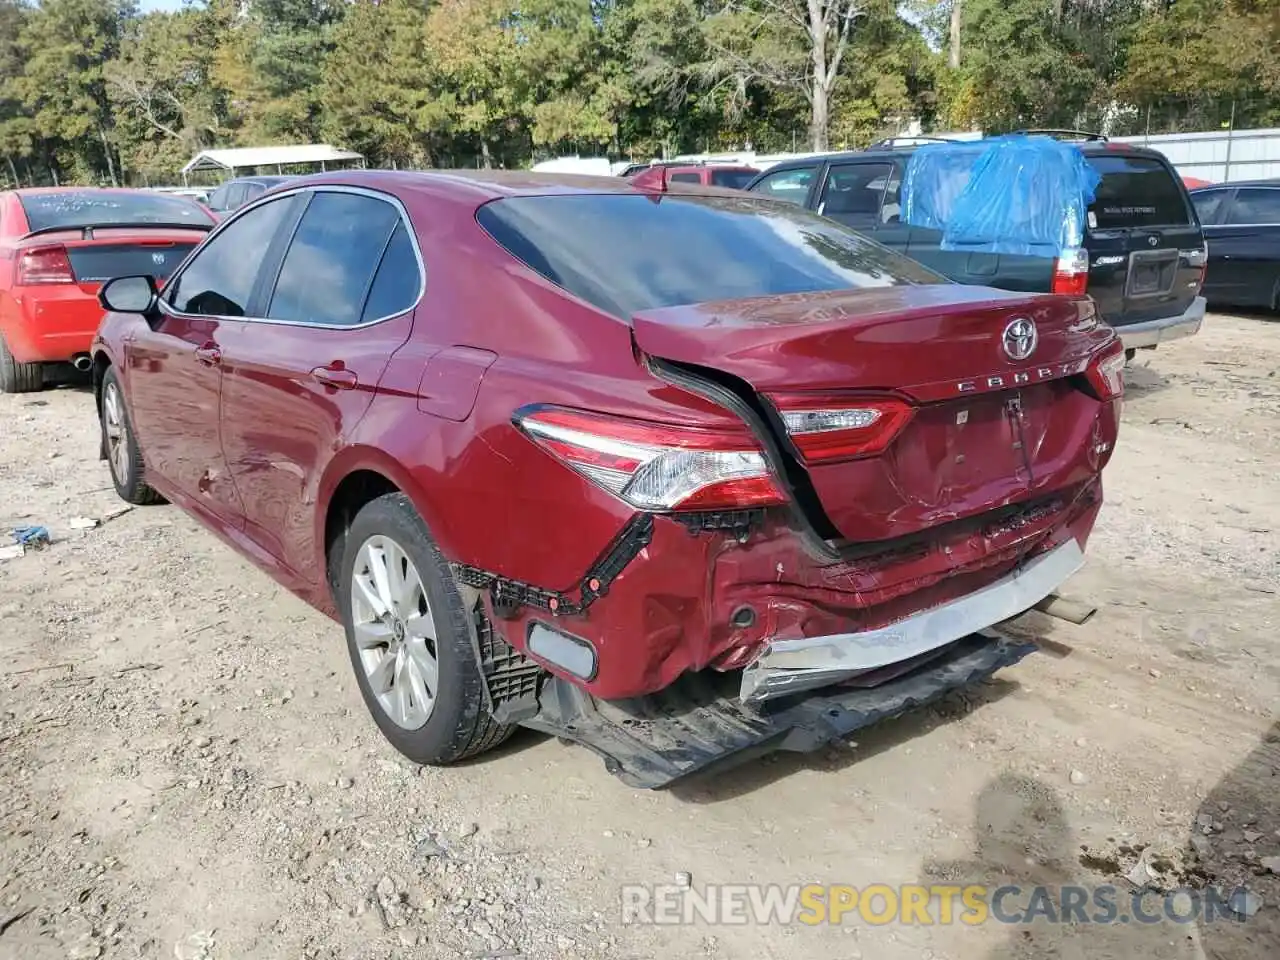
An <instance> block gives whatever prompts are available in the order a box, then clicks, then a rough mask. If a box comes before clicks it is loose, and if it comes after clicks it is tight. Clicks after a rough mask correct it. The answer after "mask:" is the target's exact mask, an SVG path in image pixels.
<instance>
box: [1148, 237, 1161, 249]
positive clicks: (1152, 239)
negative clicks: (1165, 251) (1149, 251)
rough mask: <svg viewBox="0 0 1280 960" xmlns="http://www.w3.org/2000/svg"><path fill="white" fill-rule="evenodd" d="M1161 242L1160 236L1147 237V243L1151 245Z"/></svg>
mask: <svg viewBox="0 0 1280 960" xmlns="http://www.w3.org/2000/svg"><path fill="white" fill-rule="evenodd" d="M1159 242H1160V238H1159V237H1147V243H1149V244H1151V246H1153V247H1154V246H1155V245H1156V244H1157V243H1159Z"/></svg>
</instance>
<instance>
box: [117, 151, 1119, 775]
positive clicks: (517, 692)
mask: <svg viewBox="0 0 1280 960" xmlns="http://www.w3.org/2000/svg"><path fill="white" fill-rule="evenodd" d="M100 297H101V300H102V303H103V306H104V307H105V308H106V309H107V310H109V311H110V312H109V313H108V314H107V316H106V317H105V319H104V320H103V324H102V327H101V330H100V332H99V334H98V337H97V340H96V341H95V343H94V347H93V365H94V371H95V384H96V394H97V402H98V410H99V413H100V417H101V425H102V452H103V456H104V457H105V458H106V459H107V460H108V461H109V464H110V469H111V473H112V476H113V478H114V480H115V484H116V487H117V489H118V491H119V493H120V495H121V496H122V497H124V498H125V499H126V500H129V501H130V502H133V503H147V502H154V501H157V500H160V499H162V498H163V499H165V500H169V501H171V502H172V503H174V504H176V505H177V506H178V507H179V508H181V509H183V510H185V511H188V512H189V513H191V514H193V515H194V516H195V517H197V518H198V519H200V520H201V521H202V522H203V523H204V524H205V525H207V526H208V527H209V528H210V529H211V530H213V531H214V532H215V533H217V534H218V535H220V536H221V537H222V538H224V539H225V540H226V541H227V542H228V543H230V544H231V545H232V546H233V547H234V548H235V549H237V550H238V551H240V552H241V553H243V554H244V555H245V557H247V558H248V559H250V560H251V561H253V562H254V563H256V564H257V565H259V566H260V567H262V568H263V569H265V570H266V571H268V572H269V573H270V574H271V575H272V576H274V577H275V578H276V579H277V580H279V581H280V582H281V583H282V584H284V585H286V586H287V587H288V588H289V589H291V590H293V591H295V592H296V593H297V594H298V595H300V596H301V597H303V598H304V599H306V600H307V601H309V602H310V603H312V604H313V605H315V606H316V607H318V608H320V609H321V610H323V611H325V612H327V613H328V614H330V615H331V616H333V617H334V618H335V619H338V620H340V621H341V622H342V623H343V625H344V627H345V630H346V638H347V644H348V648H349V652H350V657H351V662H352V664H353V667H354V672H355V676H356V679H357V682H358V683H359V686H360V690H361V693H362V694H363V696H364V699H365V701H366V703H367V704H368V706H369V709H370V711H371V712H372V715H373V717H374V719H375V720H376V722H377V724H378V726H379V727H380V728H381V729H382V731H383V733H384V734H385V735H386V737H387V738H388V739H389V740H390V741H391V743H392V744H394V745H395V747H396V748H398V749H399V750H400V751H401V752H403V753H404V754H405V755H406V756H408V757H410V758H413V759H414V760H416V761H419V762H423V763H448V762H450V761H455V760H459V759H461V758H464V757H469V756H472V755H474V754H477V753H479V752H481V751H483V750H486V749H488V748H490V747H493V746H494V745H496V744H498V743H499V742H501V741H502V740H503V739H504V738H505V737H506V736H507V734H508V733H509V732H510V731H511V730H512V729H513V728H514V727H516V726H519V725H525V726H529V727H532V728H535V729H538V730H543V731H548V732H552V733H555V734H557V735H559V736H562V737H565V738H568V739H572V740H576V741H579V742H581V743H583V744H585V745H587V746H588V747H590V748H592V749H593V750H595V751H596V752H598V753H599V754H601V755H602V756H603V757H604V758H605V760H606V765H607V767H608V768H609V769H610V770H611V771H613V772H614V773H616V774H618V775H619V776H621V777H622V778H623V779H624V780H626V781H627V782H628V783H632V784H637V785H642V786H660V785H662V784H665V783H668V782H670V781H671V780H673V779H675V778H677V777H680V776H683V775H685V774H688V773H691V772H693V771H695V770H701V769H704V768H708V767H710V766H712V765H715V764H723V763H731V762H733V761H735V760H739V759H742V758H745V757H749V756H755V755H758V754H760V753H762V752H765V751H768V750H774V749H790V750H806V749H812V748H814V747H816V746H818V745H820V744H822V743H826V742H828V741H830V740H831V739H833V738H835V737H839V736H842V735H845V734H847V733H849V732H850V731H852V730H855V729H857V728H859V727H861V726H865V725H867V724H869V723H872V722H874V721H876V720H878V719H880V718H882V717H888V716H893V715H895V714H899V713H902V712H903V711H905V710H907V709H910V708H911V707H913V706H915V705H917V704H920V703H924V702H927V701H928V700H930V699H932V698H934V697H936V696H939V695H940V694H942V693H944V692H946V691H947V690H950V689H953V688H955V687H958V686H961V685H964V684H967V683H971V682H973V681H975V680H977V679H980V678H982V677H984V676H987V675H989V674H990V673H992V672H993V671H995V670H997V669H999V668H1001V667H1003V666H1006V665H1009V664H1011V663H1014V662H1016V661H1017V660H1019V659H1021V658H1022V657H1023V656H1025V655H1027V653H1028V652H1029V651H1030V650H1032V649H1034V648H1033V646H1032V645H1030V644H1028V643H1026V642H1023V641H1020V640H1018V639H1015V636H1014V635H1013V634H1012V633H1008V632H1003V631H1001V630H1000V629H998V628H997V625H999V624H1001V623H1003V622H1005V621H1007V620H1009V619H1011V618H1014V617H1017V616H1019V615H1021V614H1023V613H1025V612H1026V611H1028V610H1029V609H1030V608H1032V607H1036V606H1039V607H1041V608H1042V609H1044V610H1046V611H1049V612H1052V611H1053V610H1054V609H1055V605H1057V608H1060V607H1061V604H1059V603H1058V599H1059V598H1058V597H1057V591H1058V589H1059V586H1060V585H1061V584H1062V583H1063V581H1064V580H1066V579H1067V578H1068V577H1069V576H1070V575H1071V574H1072V573H1074V572H1075V571H1076V570H1077V569H1078V568H1079V567H1080V565H1081V563H1082V562H1083V550H1084V548H1085V544H1086V541H1087V540H1088V538H1089V534H1090V531H1091V528H1092V526H1093V523H1094V519H1095V517H1096V516H1097V513H1098V509H1099V506H1100V504H1101V497H1102V490H1101V481H1100V473H1101V471H1102V469H1103V467H1104V465H1105V464H1106V463H1107V461H1108V459H1109V457H1110V456H1111V452H1112V448H1113V445H1114V443H1115V439H1116V431H1117V424H1118V419H1119V407H1120V398H1121V394H1122V391H1123V385H1122V380H1121V372H1122V368H1123V363H1124V359H1123V352H1122V349H1121V347H1120V344H1119V343H1118V341H1117V340H1116V337H1115V335H1114V333H1113V332H1112V331H1111V330H1110V329H1109V328H1108V327H1107V326H1105V325H1104V324H1101V323H1100V322H1099V321H1098V319H1097V317H1096V314H1095V312H1094V308H1093V305H1092V303H1091V302H1090V301H1089V300H1088V299H1087V298H1084V297H1057V296H1050V295H1019V294H1014V293H1008V292H1003V291H998V290H988V289H982V288H977V287H971V286H960V285H957V284H953V283H950V282H947V281H945V280H943V279H942V278H940V277H938V276H937V275H935V274H933V273H931V272H929V271H928V270H926V269H924V268H923V267H921V266H919V265H918V264H916V263H914V262H912V261H910V260H906V259H904V258H902V257H900V256H898V255H896V254H894V253H892V252H890V251H888V250H886V249H884V248H882V247H880V246H878V245H876V244H875V243H873V242H871V241H869V240H867V239H865V238H863V237H862V236H860V235H858V234H856V233H853V232H851V231H849V230H847V229H845V228H844V227H842V226H840V225H839V224H836V223H833V222H830V221H827V220H824V219H822V218H820V217H816V216H814V215H812V214H809V213H806V212H804V211H802V210H799V209H797V208H796V207H795V206H793V205H791V204H786V203H781V202H776V201H771V200H768V199H764V198H757V197H752V196H744V195H741V194H735V193H731V192H728V191H718V190H716V189H715V188H710V187H703V186H689V187H683V186H681V185H675V184H672V185H668V184H665V183H660V184H656V185H650V186H646V185H644V184H641V185H635V184H632V183H629V182H627V181H625V180H619V179H612V178H610V179H596V178H581V177H576V178H575V177H564V176H553V175H536V174H503V173H488V172H486V173H467V174H462V173H457V174H453V173H390V172H363V171H362V172H354V173H348V174H341V175H332V176H322V177H320V178H309V179H307V180H303V181H294V182H293V183H291V184H289V185H287V186H285V187H282V188H279V189H277V190H275V191H274V192H271V193H268V194H267V195H266V196H265V197H263V198H262V199H260V200H258V201H256V202H254V203H252V204H250V205H248V206H246V207H244V208H242V209H240V210H237V211H235V212H234V213H233V214H231V215H230V216H229V217H228V219H227V220H226V221H225V222H223V223H222V224H220V225H219V226H218V228H217V229H216V230H215V231H214V232H213V233H212V234H210V235H209V237H208V239H207V240H206V241H205V242H204V243H203V244H202V245H201V246H200V247H199V248H198V249H197V250H196V251H195V252H194V253H193V254H192V255H191V256H190V257H189V258H188V259H187V261H186V262H185V263H184V264H183V265H182V267H181V268H180V269H179V270H178V271H177V272H176V273H175V274H174V275H173V276H172V277H171V278H170V279H169V280H168V282H167V283H165V284H164V285H163V286H162V287H159V288H158V287H157V284H156V283H155V281H154V280H153V279H152V278H150V277H148V276H137V277H124V278H120V279H116V280H113V281H111V282H110V283H108V284H106V285H105V286H104V287H103V288H102V290H101V293H100ZM1077 619H1078V616H1077Z"/></svg>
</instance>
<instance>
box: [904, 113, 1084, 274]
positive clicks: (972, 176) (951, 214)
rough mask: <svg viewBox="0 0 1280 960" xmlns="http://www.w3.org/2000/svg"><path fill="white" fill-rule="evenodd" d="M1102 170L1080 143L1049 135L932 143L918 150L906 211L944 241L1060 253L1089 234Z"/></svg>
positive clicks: (908, 177) (947, 245) (979, 249)
mask: <svg viewBox="0 0 1280 960" xmlns="http://www.w3.org/2000/svg"><path fill="white" fill-rule="evenodd" d="M1099 180H1100V178H1099V177H1098V174H1097V172H1095V171H1094V169H1093V167H1092V166H1090V164H1089V162H1088V161H1087V160H1086V159H1085V158H1084V154H1083V153H1081V152H1080V148H1079V147H1077V146H1075V145H1074V144H1071V143H1064V142H1062V141H1060V140H1054V139H1052V138H1050V137H1027V136H1009V137H994V138H992V139H990V140H979V141H975V142H971V143H931V144H928V145H926V146H922V147H920V148H919V149H917V150H916V151H915V153H913V154H912V156H911V160H910V162H908V164H907V171H906V174H905V175H904V177H903V181H902V197H903V203H902V219H903V220H904V221H905V222H906V223H908V224H910V225H911V226H913V227H925V228H929V229H933V230H941V231H942V249H944V250H970V251H974V252H976V253H1008V254H1024V255H1031V256H1044V257H1056V256H1057V255H1058V252H1059V251H1060V250H1062V249H1063V248H1064V247H1078V246H1080V244H1081V243H1082V241H1083V239H1084V224H1085V215H1086V212H1087V211H1088V209H1089V204H1091V203H1092V202H1093V198H1094V191H1095V190H1096V189H1097V187H1098V183H1099Z"/></svg>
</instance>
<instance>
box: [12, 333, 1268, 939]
mask: <svg viewBox="0 0 1280 960" xmlns="http://www.w3.org/2000/svg"><path fill="white" fill-rule="evenodd" d="M1277 370H1280V322H1276V321H1274V320H1268V319H1266V318H1256V317H1227V316H1213V317H1211V318H1210V320H1209V322H1208V324H1207V326H1206V329H1205V330H1204V332H1203V334H1202V335H1201V336H1200V337H1199V338H1197V339H1195V340H1192V341H1183V342H1182V343H1179V344H1174V345H1170V346H1168V347H1166V348H1163V349H1161V350H1160V351H1158V352H1157V353H1154V354H1147V355H1145V356H1144V357H1143V358H1141V359H1139V360H1138V362H1137V366H1136V367H1135V368H1133V369H1131V372H1130V378H1129V382H1130V390H1129V398H1128V401H1127V408H1126V412H1125V428H1124V431H1123V433H1122V437H1121V445H1120V449H1119V450H1118V452H1117V454H1116V457H1115V460H1114V461H1113V464H1112V466H1111V467H1110V468H1109V471H1108V476H1107V480H1108V498H1109V499H1108V504H1107V506H1106V508H1105V511H1104V513H1103V515H1102V520H1101V525H1100V529H1099V530H1098V531H1097V533H1096V535H1095V537H1094V540H1093V542H1092V544H1091V549H1090V562H1089V564H1088V566H1087V567H1086V569H1085V570H1084V571H1083V572H1082V573H1081V574H1080V575H1079V576H1078V577H1077V578H1076V580H1075V581H1074V582H1073V584H1072V585H1071V592H1072V593H1074V594H1076V595H1078V596H1082V597H1088V598H1090V599H1094V600H1096V601H1098V602H1100V603H1102V604H1103V605H1104V609H1103V610H1102V612H1101V613H1100V614H1099V615H1098V616H1097V617H1095V618H1094V620H1093V621H1092V622H1090V623H1089V624H1088V625H1086V626H1084V627H1071V626H1068V625H1065V624H1061V625H1054V624H1053V623H1052V622H1050V621H1045V623H1044V625H1043V626H1044V627H1045V630H1046V631H1048V633H1049V635H1050V636H1051V638H1052V639H1053V640H1054V641H1056V645H1055V646H1054V647H1053V649H1052V651H1046V652H1044V653H1041V654H1037V655H1035V656H1033V657H1031V658H1029V659H1028V660H1026V661H1024V662H1023V663H1022V664H1020V665H1019V666H1018V667H1016V668H1013V669H1010V670H1007V671H1005V672H1004V673H1002V674H1000V675H999V676H998V677H997V678H996V679H995V680H994V681H992V682H990V683H988V684H986V685H984V686H982V687H981V688H979V689H978V690H976V691H970V692H968V693H966V694H965V695H963V696H954V697H952V698H950V699H948V700H946V701H944V702H943V703H942V704H940V705H939V706H937V707H935V708H933V709H929V710H924V711H920V712H918V713H917V714H914V715H912V716H909V717H907V718H904V719H902V720H899V721H897V722H894V723H890V724H886V725H883V726H881V727H880V728H876V729H874V730H871V731H869V732H868V733H867V734H866V735H864V736H862V737H860V738H859V742H858V743H857V744H856V745H849V746H848V747H847V748H844V749H831V750H829V751H826V752H824V753H821V754H818V755H813V756H808V757H795V756H789V755H788V756H784V757H781V758H774V759H772V760H766V761H763V762H756V763H752V764H750V765H748V766H746V767H744V768H741V769H740V770H738V771H735V772H732V773H731V774H729V775H726V776H723V777H721V778H719V779H717V780H714V781H709V782H700V783H693V784H685V785H681V786H679V787H677V788H676V789H673V790H670V791H667V792H663V793H638V792H636V791H633V790H630V789H628V788H626V787H624V786H622V785H621V784H620V783H619V782H617V781H616V780H614V779H613V778H612V777H611V776H609V775H608V774H607V773H606V772H605V771H604V769H603V767H602V765H601V764H600V762H599V761H598V760H597V759H596V758H594V757H593V756H592V755H590V754H589V753H587V752H586V751H585V750H583V749H580V748H575V747H568V746H564V745H562V744H560V743H558V742H557V741H555V740H549V739H545V738H541V737H537V736H533V735H521V736H518V737H517V738H516V739H515V740H514V741H512V743H511V744H510V745H509V746H508V747H506V748H504V749H502V750H501V751H499V752H498V753H497V754H495V755H491V756H489V757H486V758H484V759H483V760H481V761H480V762H476V763H473V764H471V765H468V766H464V767H461V768H455V769H450V770H436V769H427V770H419V769H416V768H412V767H410V766H408V765H406V764H405V763H402V762H401V761H400V760H399V759H398V758H397V756H396V755H395V754H394V753H393V752H392V751H391V749H390V748H389V747H388V746H387V745H386V744H385V743H384V742H383V740H382V739H381V737H380V736H379V734H378V733H377V731H376V729H375V728H374V726H373V723H372V722H371V721H370V720H369V718H368V716H367V715H366V712H365V710H364V707H363V705H362V703H361V702H360V699H359V695H358V693H357V691H356V686H355V683H354V681H353V678H352V677H351V675H350V668H349V664H348V662H347V658H346V653H345V649H344V647H343V644H342V636H341V631H340V630H339V628H337V627H336V626H335V625H334V624H333V623H331V622H330V621H328V620H326V619H325V618H323V617H321V616H320V615H318V614H316V613H314V612H312V611H311V610H309V609H308V608H307V607H305V606H304V605H303V604H302V603H301V602H299V601H297V600H295V599H294V598H293V597H292V596H289V595H287V594H286V593H284V592H283V591H282V590H281V589H279V588H277V587H276V586H275V585H274V584H273V583H272V582H271V581H270V580H268V578H267V577H266V576H264V575H262V574H260V573H258V572H257V571H256V570H254V569H252V568H251V567H250V566H249V565H248V564H247V563H246V562H244V561H242V560H241V559H239V558H238V557H237V556H235V555H233V554H232V553H231V552H230V551H229V550H228V549H226V548H224V547H223V546H221V545H220V543H219V542H218V541H216V540H215V539H214V538H213V537H212V535H209V534H207V533H205V532H204V531H202V530H201V529H199V528H198V527H197V525H196V524H195V523H194V522H193V521H192V520H190V519H188V518H187V517H186V516H184V515H182V514H181V513H179V512H178V511H177V510H175V509H174V508H172V507H155V508H147V509H136V510H133V511H131V512H128V513H126V514H124V515H122V516H118V517H116V518H114V519H111V520H109V521H108V522H105V523H103V524H102V525H101V526H99V527H98V528H96V529H90V530H83V531H76V530H73V529H71V528H70V527H69V524H68V521H69V520H70V519H71V518H73V517H76V516H89V517H95V518H101V517H104V516H106V515H108V514H109V513H110V512H111V511H112V510H113V509H115V508H118V506H119V504H118V501H117V500H116V498H115V496H114V493H113V492H112V490H111V487H110V482H109V478H108V474H107V468H106V466H105V465H104V464H102V463H99V462H98V460H97V459H96V452H97V451H96V436H97V434H96V426H95V422H94V418H93V411H92V401H91V397H90V395H89V394H88V392H86V391H85V390H84V389H80V388H65V389H59V390H55V391H50V392H47V393H44V394H41V395H39V396H36V397H29V396H28V397H14V396H0V530H3V531H4V532H5V534H6V540H7V531H8V530H9V528H11V527H13V526H15V525H19V524H29V523H41V524H45V525H47V526H48V527H49V528H50V530H51V532H52V534H53V538H54V543H53V544H52V545H51V546H49V547H47V548H46V549H43V550H40V551H33V552H29V553H28V554H27V555H26V556H24V557H21V558H18V559H12V560H8V561H4V562H0V654H2V659H0V957H15V958H19V957H20V958H22V960H43V958H55V957H57V958H61V957H99V956H102V957H111V958H114V957H125V958H132V957H165V958H168V957H178V958H182V960H192V958H205V960H240V958H276V957H280V958H286V957H288V958H300V957H307V958H312V957H316V958H389V957H395V958H407V957H424V958H434V957H477V958H478V957H517V956H523V957H531V958H532V957H537V958H542V957H583V958H585V957H608V958H626V957H714V958H738V957H742V958H751V960H762V958H787V960H792V958H809V957H813V958H839V960H856V958H859V957H867V958H868V960H872V958H874V960H897V958H913V960H920V958H924V960H929V958H932V960H942V958H963V960H968V958H988V957H989V958H1012V957H1028V958H1031V957H1035V958H1039V957H1062V958H1085V957H1087V958H1089V960H1101V958H1107V957H1123V958H1125V960H1143V958H1156V957H1159V958H1161V960H1177V958H1183V957H1187V958H1191V957H1201V956H1208V957H1224V958H1225V957H1229V958H1233V960H1234V958H1238V960H1252V958H1258V960H1262V958H1264V957H1265V958H1275V957H1276V956H1280V876H1275V875H1272V874H1269V873H1267V871H1266V868H1265V866H1264V861H1265V860H1266V858H1269V857H1276V856H1280V723H1278V719H1280V703H1278V702H1277V692H1278V691H1280V638H1278V636H1277V629H1278V628H1280V596H1278V595H1277V590H1278V589H1280V373H1277ZM1206 831H1207V833H1206ZM1193 837H1194V838H1195V842H1196V846H1197V847H1199V852H1198V853H1193V852H1192V849H1191V848H1190V846H1189V844H1190V841H1191V840H1192V838H1193ZM1142 846H1147V847H1149V849H1150V852H1148V854H1147V857H1148V858H1150V857H1152V854H1153V853H1156V854H1159V856H1158V857H1155V858H1154V860H1149V861H1147V862H1151V863H1153V864H1154V865H1155V866H1156V867H1162V868H1164V869H1163V872H1162V873H1161V875H1160V877H1159V878H1158V880H1157V881H1156V885H1157V886H1160V885H1163V886H1165V887H1168V886H1173V885H1177V884H1180V883H1184V882H1185V883H1190V884H1204V883H1219V884H1234V883H1237V882H1239V881H1240V880H1242V879H1243V880H1247V881H1248V883H1249V885H1250V887H1251V889H1253V890H1254V892H1255V894H1256V895H1257V897H1258V898H1260V900H1261V907H1260V909H1258V910H1257V912H1256V914H1254V915H1253V916H1252V918H1251V919H1250V920H1248V922H1245V923H1230V922H1221V921H1219V922H1216V923H1204V922H1191V923H1187V924H1181V925H1179V924H1174V923H1170V922H1164V923H1159V924H1153V925H1145V924H1143V925H1139V924H1128V925H1122V924H1115V925H1107V926H1102V925H1096V924H1081V923H1073V924H1069V925H1051V924H1046V923H1044V922H1043V921H1040V922H1038V923H1037V924H1035V925H1033V926H1029V927H1020V926H1010V925H1005V924H1000V923H994V922H992V923H987V924H984V925H981V926H978V927H973V928H969V927H965V926H963V925H960V924H952V925H940V926H906V925H902V924H886V925H868V924H856V923H854V922H852V921H850V922H846V923H845V924H844V925H843V926H830V925H824V926H820V927H805V926H797V925H791V926H784V925H772V926H766V927H761V926H752V925H748V926H741V925H739V926H733V925H729V926H715V927H710V926H707V925H703V924H698V925H693V926H652V925H635V924H625V925H624V924H623V923H622V918H621V910H620V894H619V888H620V887H621V886H622V885H623V884H634V883H641V884H670V883H672V882H673V880H674V878H675V876H676V874H677V873H682V872H683V873H688V874H690V875H691V878H692V884H693V886H694V887H695V888H702V887H703V886H704V885H706V884H727V883H747V882H752V883H778V884H794V883H805V882H811V881H816V882H825V883H841V884H852V885H855V886H859V887H864V886H866V885H868V884H872V883H887V884H903V883H915V882H926V883H928V882H939V881H951V882H956V881H959V882H978V883H984V884H988V885H990V886H997V885H999V884H1001V883H1007V882H1012V883H1020V884H1035V883H1046V884H1063V883H1080V884H1086V885H1095V884H1102V883H1117V884H1118V885H1119V886H1120V887H1121V888H1125V886H1126V884H1125V881H1124V880H1122V879H1119V878H1120V877H1121V876H1123V875H1124V874H1125V873H1126V872H1128V871H1129V870H1130V869H1131V867H1132V866H1133V863H1134V861H1135V857H1136V856H1137V853H1136V850H1135V847H1142ZM1158 872H1159V871H1158ZM1256 906H1257V901H1254V902H1253V903H1252V904H1250V907H1256Z"/></svg>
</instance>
